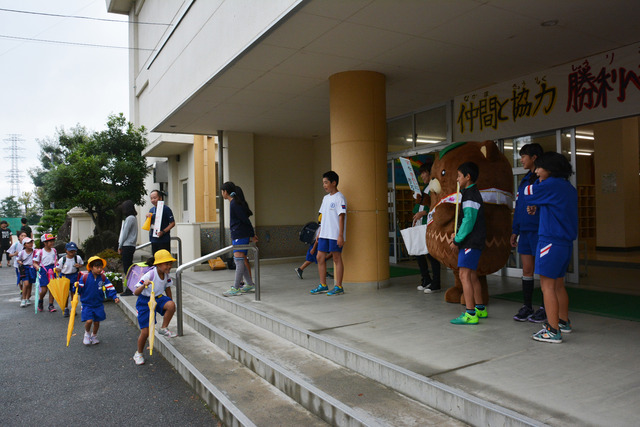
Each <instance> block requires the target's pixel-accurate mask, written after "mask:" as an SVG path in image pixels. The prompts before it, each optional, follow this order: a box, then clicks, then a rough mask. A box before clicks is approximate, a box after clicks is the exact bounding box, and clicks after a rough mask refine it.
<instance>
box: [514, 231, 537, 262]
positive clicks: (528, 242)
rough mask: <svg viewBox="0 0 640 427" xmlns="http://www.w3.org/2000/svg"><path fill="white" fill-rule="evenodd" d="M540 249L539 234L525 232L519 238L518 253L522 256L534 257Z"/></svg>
mask: <svg viewBox="0 0 640 427" xmlns="http://www.w3.org/2000/svg"><path fill="white" fill-rule="evenodd" d="M537 249H538V232H536V231H523V232H521V233H520V237H518V253H519V254H520V255H534V256H535V254H536V252H537Z"/></svg>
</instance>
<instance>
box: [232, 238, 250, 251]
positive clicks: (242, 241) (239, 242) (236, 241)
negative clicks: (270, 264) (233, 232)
mask: <svg viewBox="0 0 640 427" xmlns="http://www.w3.org/2000/svg"><path fill="white" fill-rule="evenodd" d="M250 241H251V237H244V238H242V239H233V240H232V241H231V244H232V245H248V244H249V242H250ZM236 252H242V253H243V254H245V255H246V254H247V252H248V251H247V250H246V249H245V250H242V251H236V250H234V251H233V253H236Z"/></svg>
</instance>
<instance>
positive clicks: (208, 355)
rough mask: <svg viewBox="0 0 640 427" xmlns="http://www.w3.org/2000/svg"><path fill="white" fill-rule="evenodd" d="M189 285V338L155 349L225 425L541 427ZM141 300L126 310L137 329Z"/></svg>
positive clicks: (127, 301) (244, 300)
mask: <svg viewBox="0 0 640 427" xmlns="http://www.w3.org/2000/svg"><path fill="white" fill-rule="evenodd" d="M183 287H184V295H183V309H184V321H185V325H184V336H182V337H178V338H174V339H170V340H167V339H165V338H164V337H159V336H157V337H156V340H155V349H154V351H159V352H160V353H162V355H163V356H164V357H165V358H166V359H167V360H169V362H170V363H172V364H173V365H174V366H175V368H176V369H177V370H178V372H180V374H181V375H182V376H183V377H184V378H185V380H186V381H187V382H188V383H189V384H191V386H192V387H193V388H194V389H195V390H196V391H197V392H198V393H199V395H200V396H201V397H202V398H203V400H204V401H205V402H207V404H209V406H210V407H211V408H212V409H213V410H214V412H216V414H218V416H219V418H220V419H221V420H222V421H223V423H224V424H225V425H245V426H251V425H258V426H271V425H273V426H276V425H277V426H299V425H326V424H330V425H339V426H383V425H388V426H424V425H452V426H453V425H463V424H464V423H469V424H473V425H509V426H511V425H513V426H519V425H542V424H541V423H540V422H538V421H536V420H532V419H530V418H527V417H524V416H522V415H520V414H517V413H515V412H513V411H510V410H508V409H506V408H502V407H500V406H498V405H495V404H492V403H490V402H486V401H483V400H481V399H478V398H476V397H474V396H471V395H469V394H467V393H465V392H462V391H460V390H456V389H453V388H451V387H448V386H446V385H444V384H441V383H438V382H437V381H433V380H431V379H429V378H426V377H424V376H421V375H418V374H416V373H413V372H410V371H408V370H406V369H403V368H401V367H398V366H395V365H393V364H391V363H389V362H387V361H384V360H380V359H377V358H375V357H372V356H370V355H367V354H365V353H362V352H360V351H358V350H356V349H352V348H348V347H346V346H344V345H342V344H339V343H336V342H333V341H332V340H330V339H328V338H326V337H322V336H320V335H318V334H315V333H313V332H310V331H307V330H304V329H301V328H298V327H296V326H295V325H292V324H290V323H287V322H285V321H282V320H280V319H277V318H275V317H273V316H271V315H268V314H266V313H263V312H261V311H259V310H258V309H256V308H255V307H252V306H251V305H253V304H252V303H251V302H250V301H251V299H252V298H251V297H252V296H243V297H232V298H225V297H223V296H222V295H220V294H218V293H214V292H213V291H211V290H210V289H208V288H207V287H206V286H204V285H196V284H192V283H189V282H188V280H183ZM135 298H136V297H124V298H123V299H122V300H123V303H122V304H121V306H122V308H123V309H124V311H125V313H127V315H128V316H129V317H130V318H131V319H132V320H133V321H134V322H135V321H136V319H135ZM250 298H251V299H250ZM174 321H175V320H174ZM148 360H152V358H151V359H148ZM460 420H462V421H460Z"/></svg>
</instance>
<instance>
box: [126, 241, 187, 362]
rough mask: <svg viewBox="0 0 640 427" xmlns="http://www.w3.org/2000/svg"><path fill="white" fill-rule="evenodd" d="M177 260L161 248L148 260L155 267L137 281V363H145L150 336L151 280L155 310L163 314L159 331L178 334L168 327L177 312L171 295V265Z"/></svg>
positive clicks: (173, 335)
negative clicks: (144, 353)
mask: <svg viewBox="0 0 640 427" xmlns="http://www.w3.org/2000/svg"><path fill="white" fill-rule="evenodd" d="M175 261H176V259H175V258H174V257H172V256H171V254H170V253H169V251H167V250H166V249H161V250H159V251H158V252H156V253H155V254H154V256H153V257H152V258H150V259H149V260H148V261H147V265H153V268H152V269H151V270H149V271H147V272H146V273H145V274H144V275H143V276H142V277H141V278H140V281H139V282H138V283H136V289H135V290H134V291H133V294H134V295H137V296H138V300H137V301H136V309H137V310H138V326H140V336H139V337H138V350H137V351H136V352H135V353H134V355H133V361H134V362H135V363H136V365H142V364H144V357H143V356H142V352H143V351H144V346H145V345H146V343H147V338H149V314H150V313H149V299H150V297H151V288H150V287H149V285H150V284H151V282H153V291H154V293H155V298H156V304H157V305H156V309H155V311H156V312H157V313H159V314H160V315H161V316H162V328H160V330H158V332H159V333H160V335H162V336H164V337H166V338H173V337H175V336H177V334H175V333H174V332H171V331H170V330H169V328H168V326H169V322H171V319H172V318H173V315H174V314H175V312H176V304H175V303H174V302H173V298H172V295H171V285H172V284H173V283H172V281H171V277H169V272H170V271H171V266H172V265H173V263H174V262H175Z"/></svg>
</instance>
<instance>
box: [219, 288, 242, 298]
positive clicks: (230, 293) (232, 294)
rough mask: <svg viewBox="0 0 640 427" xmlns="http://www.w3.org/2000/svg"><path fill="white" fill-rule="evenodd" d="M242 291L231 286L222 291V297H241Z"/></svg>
mask: <svg viewBox="0 0 640 427" xmlns="http://www.w3.org/2000/svg"><path fill="white" fill-rule="evenodd" d="M241 294H242V291H241V290H240V288H234V287H233V286H232V287H231V289H229V290H228V291H224V292H223V293H222V295H224V296H225V297H235V296H236V295H241Z"/></svg>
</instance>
